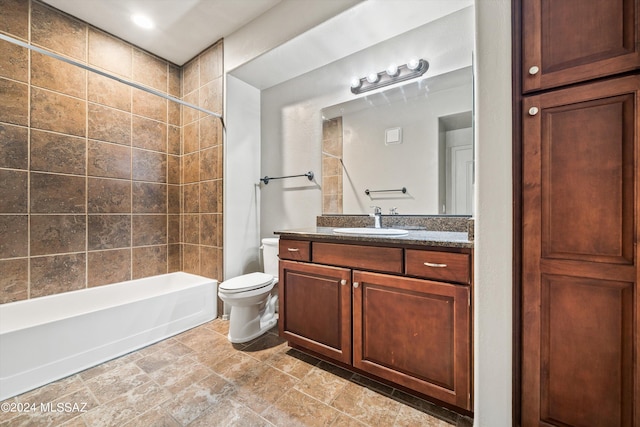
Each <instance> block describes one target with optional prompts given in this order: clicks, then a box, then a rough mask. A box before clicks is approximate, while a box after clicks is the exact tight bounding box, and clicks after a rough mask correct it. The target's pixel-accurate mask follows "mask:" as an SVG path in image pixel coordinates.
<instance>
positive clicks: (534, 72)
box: [529, 65, 540, 76]
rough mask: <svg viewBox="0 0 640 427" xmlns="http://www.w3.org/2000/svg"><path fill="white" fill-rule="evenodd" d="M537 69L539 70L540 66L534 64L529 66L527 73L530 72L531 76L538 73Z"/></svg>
mask: <svg viewBox="0 0 640 427" xmlns="http://www.w3.org/2000/svg"><path fill="white" fill-rule="evenodd" d="M538 71H540V68H538V67H537V66H536V65H534V66H533V67H531V68H529V74H531V75H532V76H535V75H536V74H538Z"/></svg>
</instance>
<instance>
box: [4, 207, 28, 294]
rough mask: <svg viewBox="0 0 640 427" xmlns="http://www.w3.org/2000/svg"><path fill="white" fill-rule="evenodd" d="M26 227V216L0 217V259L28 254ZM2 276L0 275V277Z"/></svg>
mask: <svg viewBox="0 0 640 427" xmlns="http://www.w3.org/2000/svg"><path fill="white" fill-rule="evenodd" d="M28 227H29V220H28V217H27V215H0V258H17V257H24V256H27V255H28V254H29V228H28ZM0 271H2V270H0ZM3 275H4V274H0V277H1V276H3ZM0 299H1V298H0Z"/></svg>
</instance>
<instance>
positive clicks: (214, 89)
mask: <svg viewBox="0 0 640 427" xmlns="http://www.w3.org/2000/svg"><path fill="white" fill-rule="evenodd" d="M199 106H200V107H202V108H204V109H205V110H209V111H211V112H213V113H218V114H221V113H222V77H218V78H217V79H214V80H213V81H211V82H209V83H207V85H206V86H202V87H201V88H200V104H199ZM200 117H207V114H206V113H202V112H201V113H200Z"/></svg>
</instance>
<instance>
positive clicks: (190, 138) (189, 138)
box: [182, 122, 200, 154]
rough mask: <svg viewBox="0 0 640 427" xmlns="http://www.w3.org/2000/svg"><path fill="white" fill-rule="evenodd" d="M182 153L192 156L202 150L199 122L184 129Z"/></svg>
mask: <svg viewBox="0 0 640 427" xmlns="http://www.w3.org/2000/svg"><path fill="white" fill-rule="evenodd" d="M182 143H183V145H182V153H183V154H191V153H195V152H196V151H198V150H199V149H200V129H199V126H198V122H192V123H189V124H188V125H185V126H184V127H183V128H182Z"/></svg>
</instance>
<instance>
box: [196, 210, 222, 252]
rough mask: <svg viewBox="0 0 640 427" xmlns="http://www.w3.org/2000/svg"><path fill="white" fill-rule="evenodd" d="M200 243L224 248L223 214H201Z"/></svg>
mask: <svg viewBox="0 0 640 427" xmlns="http://www.w3.org/2000/svg"><path fill="white" fill-rule="evenodd" d="M200 243H201V244H202V245H206V246H222V214H200Z"/></svg>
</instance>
